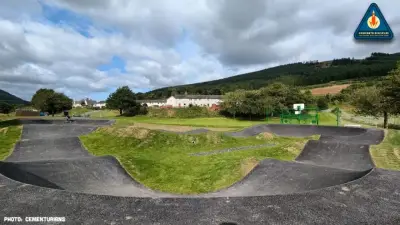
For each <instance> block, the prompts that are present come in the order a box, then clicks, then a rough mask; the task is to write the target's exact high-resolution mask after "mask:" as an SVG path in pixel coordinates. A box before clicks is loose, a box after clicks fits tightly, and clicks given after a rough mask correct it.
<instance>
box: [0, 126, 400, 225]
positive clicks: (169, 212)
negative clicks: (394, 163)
mask: <svg viewBox="0 0 400 225" xmlns="http://www.w3.org/2000/svg"><path fill="white" fill-rule="evenodd" d="M24 123H25V124H26V125H24V131H25V130H28V132H26V131H25V132H24V133H23V137H22V139H23V141H21V142H20V143H18V144H17V146H16V149H15V151H14V152H13V154H12V155H11V156H10V157H9V158H7V162H1V164H0V172H1V173H2V174H3V175H5V176H7V177H9V178H11V179H9V178H6V177H5V176H1V175H0V205H3V206H5V207H3V208H1V209H0V212H2V214H5V215H14V216H22V217H23V216H35V215H42V216H55V215H58V216H66V219H67V224H222V223H224V222H234V223H236V224H332V222H334V224H399V222H400V216H399V213H398V212H399V210H400V191H398V190H397V189H396V186H397V185H399V184H400V178H399V173H398V172H394V171H386V170H379V169H373V163H372V160H371V158H370V156H369V151H368V147H369V146H368V144H371V143H374V144H377V143H379V142H380V141H382V139H383V132H382V131H380V130H367V129H360V128H335V127H315V126H291V125H259V126H255V127H253V128H249V129H245V130H243V131H241V132H233V133H228V135H232V136H237V137H240V136H249V135H256V134H258V133H261V132H271V133H275V134H277V135H283V136H299V135H300V136H309V135H314V134H320V135H321V139H324V140H323V141H321V140H320V141H310V142H309V143H307V145H306V146H305V148H304V150H303V152H302V153H301V154H300V155H299V156H298V158H297V159H296V160H297V162H281V161H278V160H264V161H262V162H261V163H260V164H259V165H258V166H257V167H256V168H255V169H254V170H253V171H252V172H251V173H250V174H249V175H248V176H247V177H246V178H245V179H243V180H242V181H240V182H238V183H236V184H234V185H233V186H231V187H229V188H227V189H224V190H220V191H218V192H215V193H208V194H203V195H197V196H182V195H173V194H168V193H159V192H155V191H153V190H149V189H147V188H145V187H144V186H143V185H141V184H139V183H138V182H136V181H134V180H133V179H132V178H131V177H130V176H129V175H128V174H127V173H126V171H125V170H124V169H123V168H122V167H121V165H120V164H119V162H118V161H117V160H116V159H115V158H113V157H111V156H105V157H94V156H91V155H90V154H88V153H87V151H86V150H85V149H83V148H82V146H81V144H80V142H78V141H79V139H78V138H76V136H75V138H74V137H73V136H72V135H73V134H74V132H77V134H78V135H81V134H84V133H87V132H91V131H92V130H93V129H92V128H93V127H94V129H95V127H97V126H102V125H107V124H109V123H108V122H106V121H102V122H90V121H89V120H85V121H82V122H81V121H77V122H75V124H74V123H72V124H61V123H59V122H56V123H59V124H58V125H57V124H49V125H43V123H44V122H41V123H42V124H37V122H35V121H33V122H27V121H24ZM32 123H35V124H32ZM46 123H49V122H47V121H46ZM54 126H61V128H60V127H57V128H52V132H47V131H41V130H40V129H43V130H45V129H50V127H54ZM86 126H89V127H91V129H86ZM30 129H31V130H36V131H37V132H29V130H30ZM63 129H65V131H67V132H66V134H68V135H60V134H57V133H56V131H62V130H63ZM202 132H204V131H202ZM51 133H53V134H52V135H51ZM194 133H197V132H194ZM65 136H67V137H65ZM363 140H364V142H365V143H364V144H361V142H362V141H363ZM67 143H68V144H67ZM64 145H65V148H63V147H62V146H64ZM52 149H53V151H52ZM69 153H70V154H69ZM18 181H20V182H18ZM25 183H28V184H33V185H35V186H33V185H27V184H25ZM40 186H41V187H40ZM63 190H65V191H63ZM93 194H96V195H93ZM117 196H134V197H117ZM231 197H232V198H231Z"/></svg>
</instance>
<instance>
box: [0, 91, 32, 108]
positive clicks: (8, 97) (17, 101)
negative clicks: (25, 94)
mask: <svg viewBox="0 0 400 225" xmlns="http://www.w3.org/2000/svg"><path fill="white" fill-rule="evenodd" d="M0 102H7V103H9V104H12V105H26V104H28V103H29V102H27V101H25V100H23V99H21V98H18V97H17V96H15V95H12V94H10V93H8V92H6V91H3V90H0Z"/></svg>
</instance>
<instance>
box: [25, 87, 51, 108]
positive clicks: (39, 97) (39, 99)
mask: <svg viewBox="0 0 400 225" xmlns="http://www.w3.org/2000/svg"><path fill="white" fill-rule="evenodd" d="M54 93H55V91H54V90H53V89H46V88H41V89H39V90H37V91H36V93H35V94H34V95H33V96H32V100H31V103H32V106H33V107H34V108H36V109H38V110H40V111H42V112H44V111H46V110H47V105H46V104H47V102H46V101H47V99H48V98H49V97H50V96H52V95H53V94H54Z"/></svg>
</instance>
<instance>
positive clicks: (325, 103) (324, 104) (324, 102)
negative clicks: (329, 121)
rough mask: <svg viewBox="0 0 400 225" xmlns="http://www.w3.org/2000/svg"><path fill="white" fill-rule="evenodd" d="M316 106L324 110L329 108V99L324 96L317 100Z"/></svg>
mask: <svg viewBox="0 0 400 225" xmlns="http://www.w3.org/2000/svg"><path fill="white" fill-rule="evenodd" d="M317 107H318V109H320V110H325V109H328V108H329V100H328V99H327V98H326V97H325V96H324V97H320V98H318V100H317Z"/></svg>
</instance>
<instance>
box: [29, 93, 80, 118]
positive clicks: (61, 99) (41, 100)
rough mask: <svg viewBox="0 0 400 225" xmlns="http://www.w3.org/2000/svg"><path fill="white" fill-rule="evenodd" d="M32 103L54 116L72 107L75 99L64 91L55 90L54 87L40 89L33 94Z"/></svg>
mask: <svg viewBox="0 0 400 225" xmlns="http://www.w3.org/2000/svg"><path fill="white" fill-rule="evenodd" d="M31 102H32V105H33V107H35V108H36V109H38V110H40V111H42V112H49V113H50V114H52V115H53V116H54V114H55V113H60V112H62V111H63V110H69V109H71V108H72V103H73V100H72V99H70V98H68V97H67V96H66V95H65V94H63V93H58V92H55V91H54V90H53V89H45V88H42V89H39V90H38V91H36V93H35V94H34V95H33V96H32V100H31Z"/></svg>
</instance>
